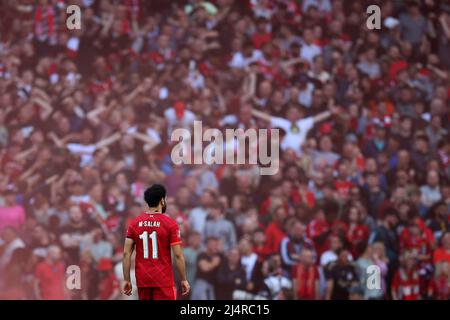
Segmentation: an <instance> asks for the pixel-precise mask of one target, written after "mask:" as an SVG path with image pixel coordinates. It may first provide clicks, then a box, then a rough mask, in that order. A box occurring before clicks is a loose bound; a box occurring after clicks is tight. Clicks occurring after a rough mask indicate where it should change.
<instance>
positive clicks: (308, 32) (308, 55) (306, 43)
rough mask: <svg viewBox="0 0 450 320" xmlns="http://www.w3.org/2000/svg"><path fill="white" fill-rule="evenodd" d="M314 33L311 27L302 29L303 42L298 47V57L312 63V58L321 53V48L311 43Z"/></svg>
mask: <svg viewBox="0 0 450 320" xmlns="http://www.w3.org/2000/svg"><path fill="white" fill-rule="evenodd" d="M313 40H314V33H313V30H312V29H305V31H303V43H302V46H301V48H300V57H301V58H302V59H304V60H306V61H308V62H309V63H310V64H313V62H314V58H315V57H316V56H318V55H320V54H322V48H320V47H319V46H318V45H316V44H314V43H313Z"/></svg>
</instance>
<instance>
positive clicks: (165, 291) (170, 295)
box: [138, 287, 177, 300]
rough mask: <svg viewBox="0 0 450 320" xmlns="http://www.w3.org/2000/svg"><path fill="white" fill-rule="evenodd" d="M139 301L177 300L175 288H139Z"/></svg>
mask: <svg viewBox="0 0 450 320" xmlns="http://www.w3.org/2000/svg"><path fill="white" fill-rule="evenodd" d="M138 295H139V300H177V289H176V288H175V287H164V288H163V287H141V288H138Z"/></svg>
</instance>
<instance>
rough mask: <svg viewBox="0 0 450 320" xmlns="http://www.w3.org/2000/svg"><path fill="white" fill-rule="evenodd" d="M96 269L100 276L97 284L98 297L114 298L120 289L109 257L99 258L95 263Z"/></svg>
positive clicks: (102, 298) (103, 298) (104, 298)
mask: <svg viewBox="0 0 450 320" xmlns="http://www.w3.org/2000/svg"><path fill="white" fill-rule="evenodd" d="M97 271H99V272H100V278H101V280H100V282H99V284H98V292H99V297H98V298H99V299H100V300H116V299H117V297H118V296H119V294H120V290H119V283H118V281H117V278H116V276H115V274H114V271H113V264H112V261H111V259H108V258H102V259H100V261H99V262H98V264H97Z"/></svg>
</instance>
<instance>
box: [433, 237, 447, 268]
mask: <svg viewBox="0 0 450 320" xmlns="http://www.w3.org/2000/svg"><path fill="white" fill-rule="evenodd" d="M441 242H442V246H441V247H439V248H437V249H436V250H435V251H434V254H433V263H434V264H438V263H440V262H442V261H446V262H448V263H450V232H446V233H444V234H443V235H442V238H441Z"/></svg>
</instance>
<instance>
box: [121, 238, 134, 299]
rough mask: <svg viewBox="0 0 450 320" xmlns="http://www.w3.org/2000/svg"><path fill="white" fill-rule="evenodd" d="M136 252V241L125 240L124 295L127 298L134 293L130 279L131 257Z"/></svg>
mask: <svg viewBox="0 0 450 320" xmlns="http://www.w3.org/2000/svg"><path fill="white" fill-rule="evenodd" d="M133 250H134V241H133V239H130V238H125V244H124V247H123V279H124V284H123V293H124V294H126V295H127V296H130V295H131V292H132V289H133V287H132V285H131V277H130V270H131V255H132V254H133Z"/></svg>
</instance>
